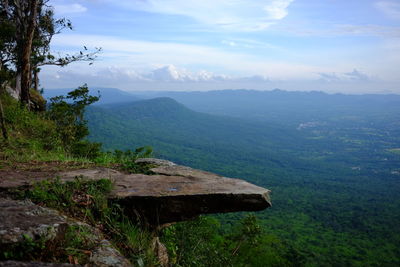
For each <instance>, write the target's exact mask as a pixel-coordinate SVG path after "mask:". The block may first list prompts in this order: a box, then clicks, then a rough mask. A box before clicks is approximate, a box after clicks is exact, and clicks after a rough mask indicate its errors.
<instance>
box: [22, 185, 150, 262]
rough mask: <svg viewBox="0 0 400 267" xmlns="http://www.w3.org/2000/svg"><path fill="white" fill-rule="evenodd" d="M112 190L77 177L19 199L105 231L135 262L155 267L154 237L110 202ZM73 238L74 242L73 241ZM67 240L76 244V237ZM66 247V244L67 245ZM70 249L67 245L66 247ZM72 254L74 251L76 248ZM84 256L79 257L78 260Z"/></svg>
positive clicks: (23, 194) (45, 187)
mask: <svg viewBox="0 0 400 267" xmlns="http://www.w3.org/2000/svg"><path fill="white" fill-rule="evenodd" d="M111 190H112V182H111V181H110V180H108V179H100V180H98V181H87V180H84V179H82V178H76V179H75V180H74V181H72V182H66V183H63V182H61V181H60V180H59V179H52V180H46V181H42V182H40V183H37V184H36V185H35V186H34V187H33V188H32V189H31V190H29V191H24V192H20V196H19V197H20V198H21V197H22V198H29V199H31V200H32V201H33V202H35V203H38V204H41V205H45V206H47V207H51V208H54V209H57V210H60V211H62V212H63V213H65V214H67V215H69V216H71V217H74V218H76V219H79V220H81V221H84V222H86V223H89V224H91V225H93V226H96V227H99V228H100V229H102V232H103V234H104V235H105V236H106V237H107V238H108V239H109V240H110V241H111V242H112V243H113V244H114V245H115V246H116V247H117V248H118V249H119V250H120V251H121V252H122V253H123V254H124V255H125V256H126V257H127V258H128V259H129V260H131V262H132V263H136V264H137V265H141V264H144V265H143V266H154V265H156V264H157V259H156V256H155V254H154V250H153V247H152V241H153V238H154V234H153V233H152V232H151V231H148V230H146V229H144V228H143V227H141V226H140V225H138V224H137V223H136V222H134V221H132V220H131V219H130V218H128V217H127V216H126V215H125V214H124V210H123V208H122V207H121V206H119V205H118V204H116V203H112V202H110V201H108V199H107V195H108V194H109V193H110V191H111ZM71 238H72V239H71ZM71 238H66V239H67V240H69V242H70V243H72V244H74V243H76V242H78V241H74V239H73V236H71ZM64 246H65V245H64ZM66 246H67V247H68V245H66ZM71 247H72V249H71V251H69V254H73V253H72V252H74V251H76V252H77V253H78V252H79V251H80V250H74V247H76V246H74V245H72V246H71ZM82 256H84V255H80V254H79V255H76V257H77V258H79V257H82Z"/></svg>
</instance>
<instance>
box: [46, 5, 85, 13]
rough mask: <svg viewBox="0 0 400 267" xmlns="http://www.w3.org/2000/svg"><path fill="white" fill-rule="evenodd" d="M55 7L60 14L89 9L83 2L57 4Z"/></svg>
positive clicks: (81, 11)
mask: <svg viewBox="0 0 400 267" xmlns="http://www.w3.org/2000/svg"><path fill="white" fill-rule="evenodd" d="M54 9H55V12H56V13H57V14H59V15H64V14H73V13H83V12H86V11H87V8H86V7H84V6H83V5H81V4H65V5H64V4H55V5H54Z"/></svg>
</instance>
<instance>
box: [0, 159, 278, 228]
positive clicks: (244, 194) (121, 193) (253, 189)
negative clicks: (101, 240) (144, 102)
mask: <svg viewBox="0 0 400 267" xmlns="http://www.w3.org/2000/svg"><path fill="white" fill-rule="evenodd" d="M137 163H138V164H141V165H146V166H148V168H149V171H150V172H151V173H152V175H145V174H125V173H122V172H120V171H117V170H113V169H108V168H99V167H97V168H92V169H79V170H71V171H66V172H59V173H55V174H54V176H58V177H60V179H61V180H62V181H70V180H73V179H75V177H79V176H81V177H84V178H85V179H91V180H97V179H101V178H107V179H111V180H112V181H113V182H114V189H113V191H112V192H111V194H110V196H109V198H110V199H113V200H115V201H118V202H119V203H120V204H121V205H123V206H124V208H125V210H126V211H127V212H129V213H131V215H132V216H133V215H135V216H139V217H140V219H142V220H144V221H145V222H147V223H149V224H150V225H162V224H165V223H171V222H177V221H183V220H188V219H191V218H193V217H196V216H197V215H199V214H206V213H223V212H236V211H259V210H263V209H265V208H268V207H269V206H271V202H270V198H269V192H270V191H269V190H267V189H265V188H262V187H259V186H255V185H253V184H250V183H248V182H245V181H243V180H240V179H232V178H226V177H222V176H219V175H216V174H213V173H210V172H205V171H201V170H196V169H192V168H189V167H185V166H180V165H176V164H174V163H172V162H170V161H166V160H159V159H139V160H137ZM0 174H1V173H0ZM23 176H24V175H23V174H21V173H19V174H18V175H17V177H15V178H14V177H7V178H4V177H2V178H0V189H7V188H13V187H19V186H29V184H31V183H32V181H39V180H42V179H45V178H47V177H48V174H47V175H45V176H43V177H41V176H40V175H38V174H34V175H32V174H30V178H29V179H24V178H23ZM33 176H34V177H33Z"/></svg>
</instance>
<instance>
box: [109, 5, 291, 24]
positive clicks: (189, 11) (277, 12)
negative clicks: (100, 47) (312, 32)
mask: <svg viewBox="0 0 400 267" xmlns="http://www.w3.org/2000/svg"><path fill="white" fill-rule="evenodd" d="M293 1H294V0H266V1H259V0H218V1H215V0H201V1H199V0H134V1H131V0H130V1H128V0H124V1H117V2H115V3H116V4H119V5H123V6H125V7H128V8H131V9H135V10H141V11H146V12H151V13H159V14H167V15H180V16H186V17H190V18H192V19H195V20H196V21H198V22H201V23H203V24H206V25H210V26H214V27H218V28H220V29H227V30H232V31H259V30H263V29H265V28H267V27H268V26H270V25H272V24H273V23H274V22H275V21H277V20H281V19H283V18H285V17H286V16H287V15H288V7H289V5H290V4H291V3H292V2H293Z"/></svg>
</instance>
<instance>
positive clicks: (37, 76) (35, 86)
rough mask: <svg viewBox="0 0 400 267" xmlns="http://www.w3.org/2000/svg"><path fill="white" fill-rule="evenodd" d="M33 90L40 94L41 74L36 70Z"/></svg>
mask: <svg viewBox="0 0 400 267" xmlns="http://www.w3.org/2000/svg"><path fill="white" fill-rule="evenodd" d="M33 88H34V89H35V91H37V92H39V72H38V71H37V70H36V69H35V70H33Z"/></svg>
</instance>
